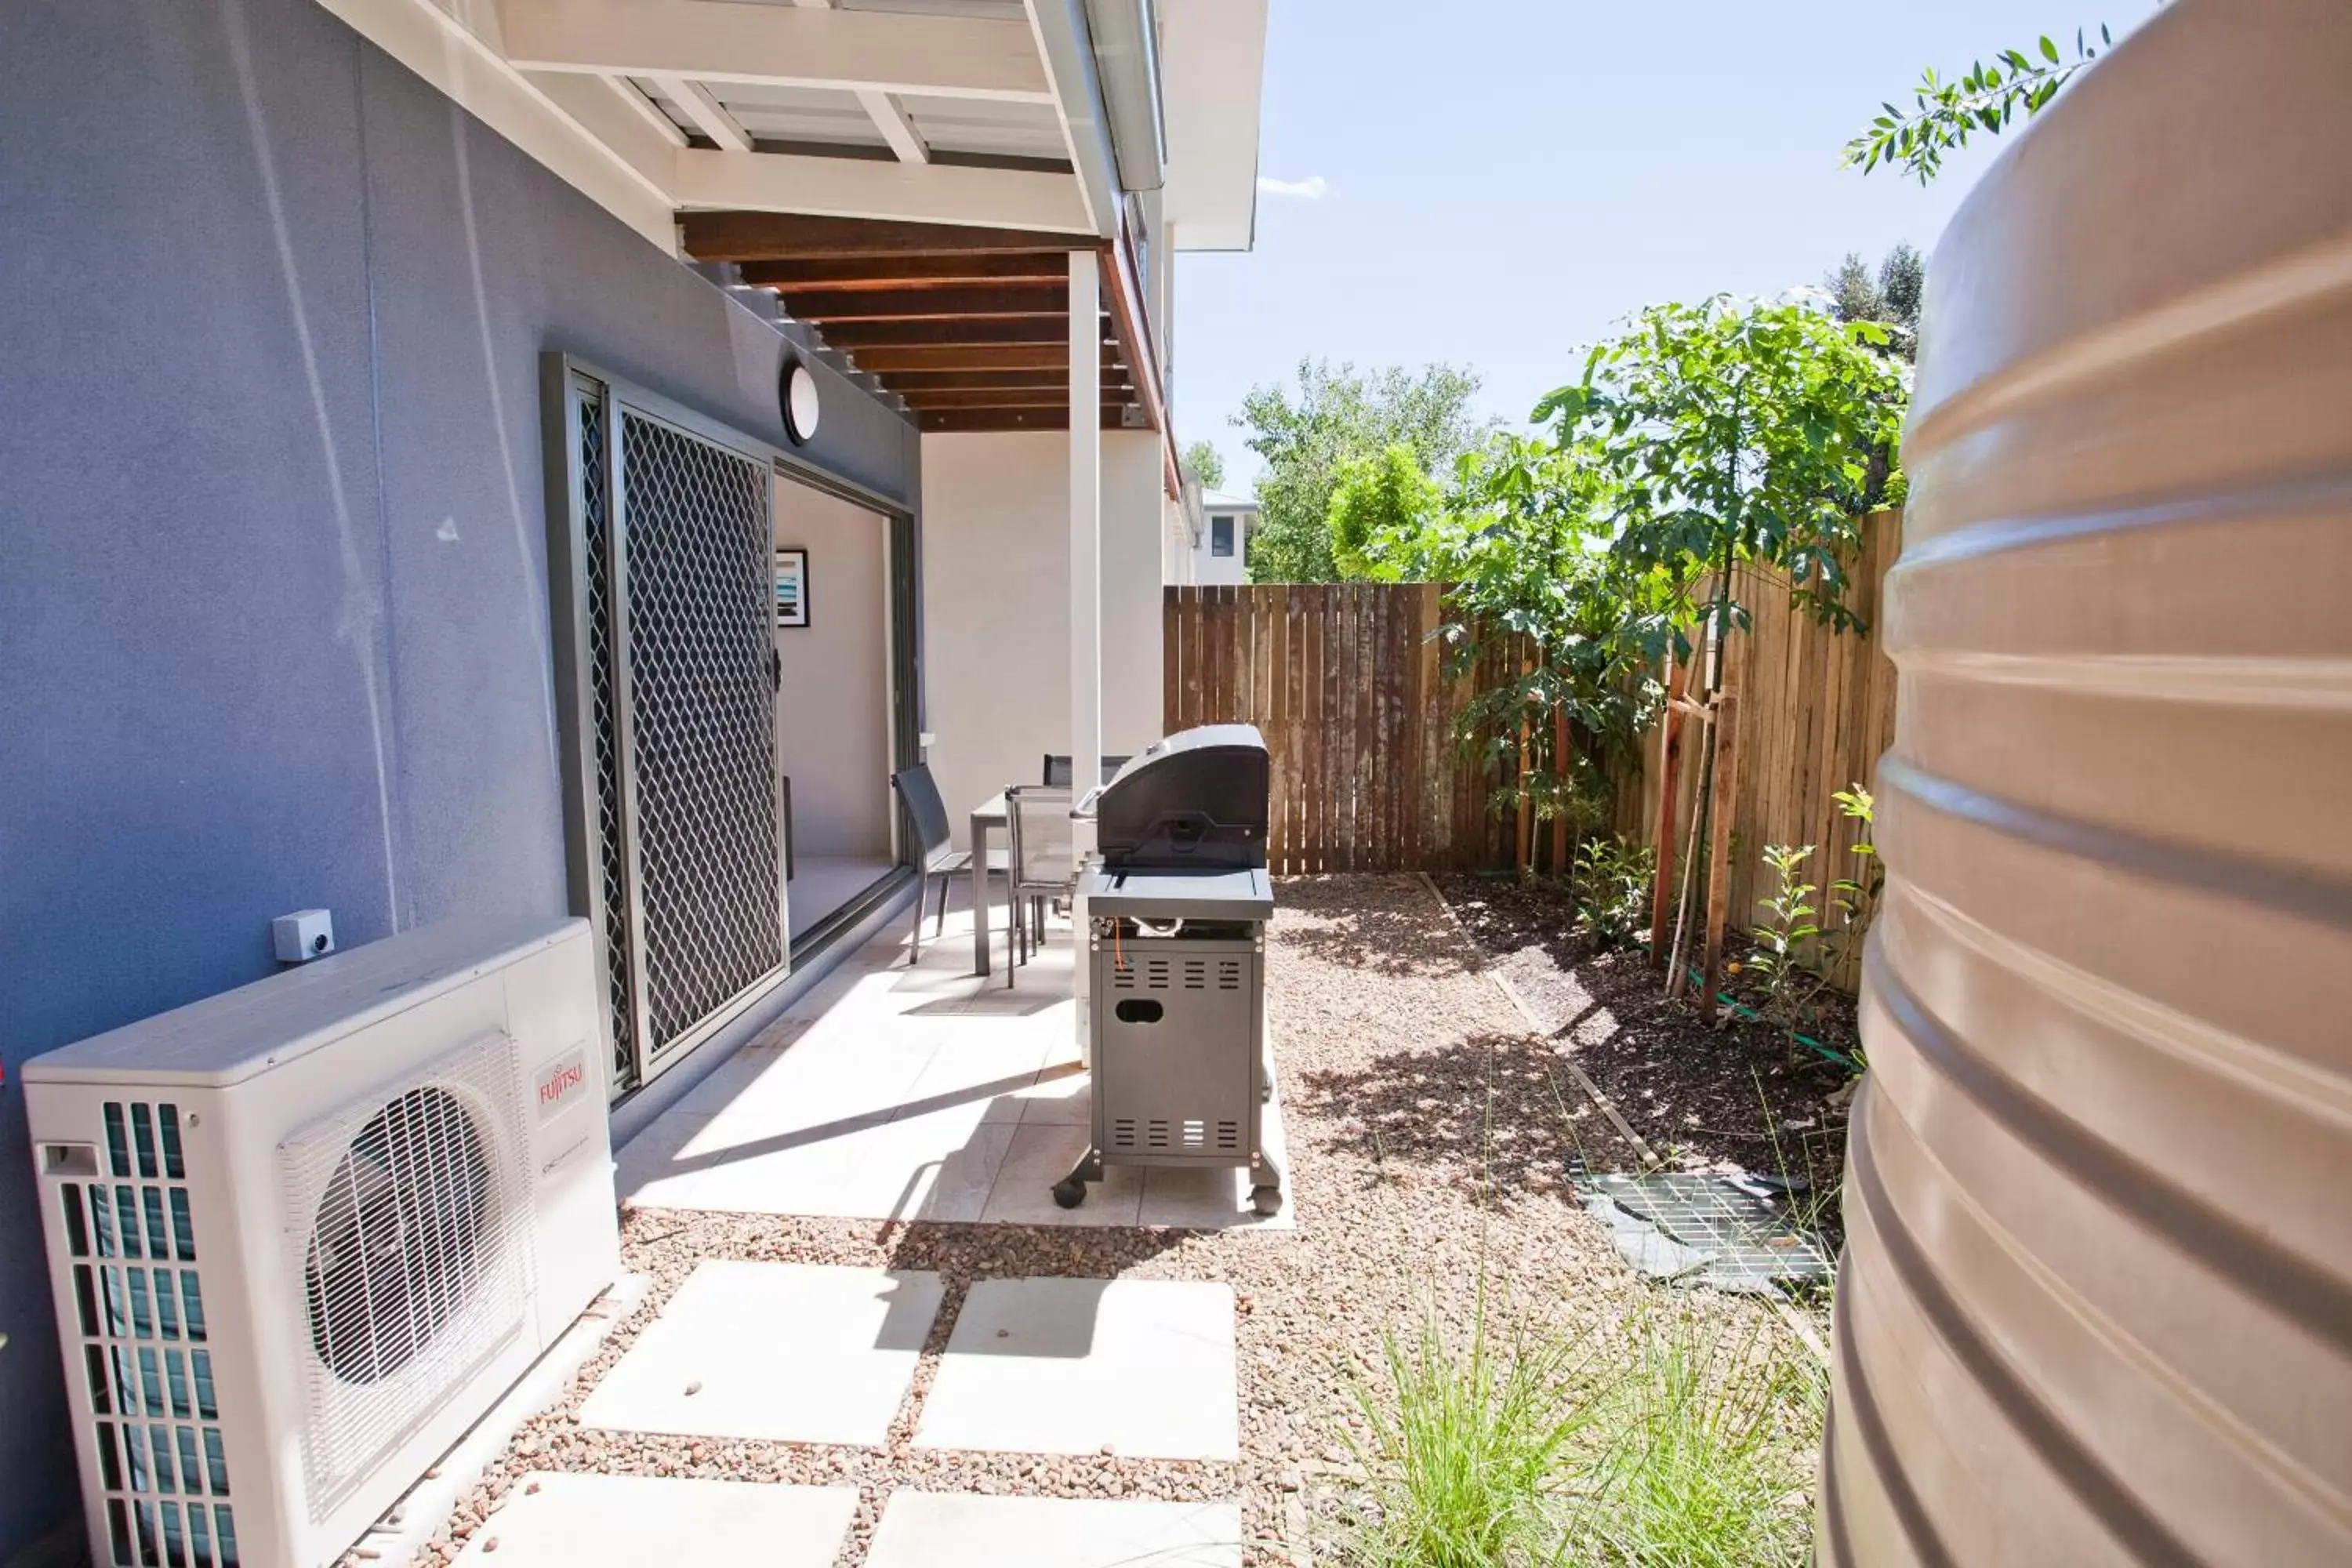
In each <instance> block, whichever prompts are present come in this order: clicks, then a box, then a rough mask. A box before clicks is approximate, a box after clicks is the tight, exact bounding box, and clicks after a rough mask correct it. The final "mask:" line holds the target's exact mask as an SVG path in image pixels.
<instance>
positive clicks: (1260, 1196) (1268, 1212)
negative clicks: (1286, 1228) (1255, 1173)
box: [1250, 1186, 1282, 1219]
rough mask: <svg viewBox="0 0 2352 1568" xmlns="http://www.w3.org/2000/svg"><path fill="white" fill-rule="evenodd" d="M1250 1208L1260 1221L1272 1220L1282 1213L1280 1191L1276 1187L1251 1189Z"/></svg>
mask: <svg viewBox="0 0 2352 1568" xmlns="http://www.w3.org/2000/svg"><path fill="white" fill-rule="evenodd" d="M1250 1207H1251V1208H1253V1209H1255V1210H1256V1211H1257V1215H1258V1217H1259V1218H1261V1219H1272V1218H1273V1217H1274V1216H1275V1215H1278V1214H1280V1213H1281V1212H1282V1189H1281V1188H1280V1187H1277V1186H1263V1187H1252V1188H1251V1189H1250Z"/></svg>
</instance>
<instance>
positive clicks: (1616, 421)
mask: <svg viewBox="0 0 2352 1568" xmlns="http://www.w3.org/2000/svg"><path fill="white" fill-rule="evenodd" d="M1887 335H1888V334H1887V331H1886V329H1885V327H1884V326H1883V325H1881V324H1879V323H1877V322H1875V321H1850V322H1841V321H1837V320H1835V319H1833V318H1832V316H1830V315H1829V314H1827V313H1825V312H1823V311H1822V310H1818V309H1815V308H1812V307H1811V306H1808V305H1804V304H1763V303H1755V302H1743V301H1739V300H1734V299H1733V298H1732V297H1730V296H1728V295H1720V294H1719V295H1717V296H1716V297H1714V298H1713V299H1711V300H1706V301H1705V302H1704V303H1702V304H1697V305H1677V304H1668V305H1653V306H1650V307H1649V308H1648V309H1646V310H1643V311H1642V312H1641V313H1640V314H1639V315H1638V316H1636V317H1634V318H1633V321H1632V322H1631V323H1630V330H1629V331H1626V332H1625V333H1623V334H1622V336H1620V337H1617V338H1615V339H1612V340H1611V341H1610V342H1603V343H1601V344H1600V345H1599V346H1597V347H1595V348H1594V349H1593V350H1592V352H1591V354H1590V355H1589V356H1588V357H1587V359H1586V361H1585V366H1584V377H1583V380H1582V381H1581V382H1580V383H1578V384H1574V385H1570V386H1563V387H1560V388H1559V389H1558V390H1556V391H1554V392H1552V393H1551V394H1549V395H1548V396H1546V397H1545V398H1544V399H1543V401H1542V402H1541V403H1539V404H1538V405H1536V410H1535V418H1536V419H1537V420H1538V421H1547V420H1548V421H1550V422H1551V423H1552V424H1553V426H1554V427H1555V438H1556V444H1557V445H1558V446H1559V447H1560V448H1561V449H1562V450H1563V451H1573V452H1575V453H1577V454H1578V455H1579V458H1580V460H1581V461H1582V462H1585V463H1588V464H1590V465H1591V466H1592V467H1593V468H1596V469H1597V470H1598V471H1599V473H1600V475H1601V478H1602V479H1603V481H1604V483H1605V487H1606V494H1607V496H1608V498H1609V501H1608V504H1609V506H1610V508H1611V516H1610V521H1611V523H1612V532H1613V541H1612V545H1611V548H1612V550H1613V551H1615V552H1617V553H1618V554H1619V555H1621V556H1622V557H1623V558H1624V559H1625V560H1626V561H1627V562H1629V563H1632V564H1633V565H1635V566H1637V567H1640V568H1642V569H1643V570H1649V569H1653V568H1654V569H1659V570H1663V571H1664V572H1665V573H1666V574H1668V576H1669V578H1670V580H1671V581H1673V582H1674V583H1675V584H1677V585H1678V587H1686V586H1687V585H1688V584H1692V583H1693V582H1695V581H1696V578H1697V576H1698V575H1699V574H1701V573H1704V572H1708V571H1713V572H1714V573H1715V574H1716V584H1717V587H1716V598H1715V600H1714V604H1713V607H1714V609H1715V610H1716V611H1717V613H1718V614H1724V615H1728V616H1732V617H1733V618H1734V619H1735V621H1737V620H1744V618H1745V616H1746V613H1747V612H1746V610H1745V608H1744V607H1743V606H1741V605H1739V604H1738V602H1737V600H1736V599H1735V598H1734V597H1733V596H1732V573H1731V570H1730V569H1731V567H1732V566H1733V565H1734V564H1736V563H1738V562H1742V561H1757V562H1762V563H1768V564H1770V565H1773V566H1777V567H1780V568H1781V569H1782V570H1783V571H1784V572H1785V573H1786V574H1788V576H1789V578H1790V582H1791V584H1794V586H1793V588H1792V593H1793V594H1794V595H1795V597H1796V599H1797V601H1798V603H1800V604H1801V605H1804V606H1805V607H1807V608H1808V609H1810V610H1811V612H1812V613H1813V614H1815V615H1816V616H1819V617H1821V618H1822V620H1824V621H1827V622H1829V623H1831V624H1832V625H1834V626H1850V625H1852V624H1853V620H1854V617H1853V613H1852V611H1851V610H1849V609H1848V608H1847V607H1846V605H1845V603H1844V599H1843V594H1844V590H1845V585H1846V578H1845V568H1844V564H1843V558H1844V557H1845V556H1846V555H1847V554H1848V553H1850V552H1851V550H1852V548H1853V545H1854V543H1855V542H1856V540H1857V539H1858V537H1859V536H1858V532H1857V526H1858V525H1857V523H1856V521H1855V517H1854V514H1855V513H1856V512H1858V511H1859V510H1862V508H1863V507H1864V504H1865V502H1866V500H1868V489H1869V484H1870V477H1871V476H1870V464H1871V459H1872V458H1873V457H1874V455H1876V454H1878V453H1880V452H1885V453H1887V454H1890V455H1891V454H1892V453H1894V451H1895V446H1896V443H1897V441H1898V440H1899V439H1900V437H1901V435H1902V422H1903V411H1904V407H1905V405H1906V402H1907V400H1908V398H1909V396H1910V372H1909V368H1908V367H1907V366H1906V365H1904V364H1903V363H1901V362H1899V361H1896V360H1893V359H1890V358H1888V357H1887V356H1886V355H1885V354H1884V353H1879V352H1877V351H1878V350H1879V349H1881V348H1882V347H1883V346H1884V345H1885V342H1886V340H1887ZM1693 607H1694V608H1695V607H1696V606H1693ZM1660 651H1661V652H1663V651H1664V650H1663V648H1661V649H1660Z"/></svg>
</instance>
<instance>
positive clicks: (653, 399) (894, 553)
mask: <svg viewBox="0 0 2352 1568" xmlns="http://www.w3.org/2000/svg"><path fill="white" fill-rule="evenodd" d="M585 395H598V396H601V398H602V401H603V403H604V407H605V408H606V409H607V410H608V415H607V417H608V420H610V421H611V422H610V423H608V425H607V427H606V430H605V435H604V451H603V459H604V497H605V506H606V533H607V545H608V548H609V549H611V551H612V552H613V556H614V559H613V560H612V561H611V562H602V561H592V560H591V559H590V550H589V545H588V539H587V496H586V493H585V488H584V478H585V475H584V472H583V465H582V464H581V462H580V461H579V460H578V458H579V454H580V444H581V437H582V431H581V404H582V399H583V396H585ZM541 410H542V419H541V429H542V436H543V450H542V457H541V463H542V468H543V469H544V472H545V474H546V480H547V522H548V595H549V607H550V616H549V632H550V640H551V645H552V647H551V652H552V656H553V663H554V681H555V697H556V711H557V716H558V727H559V730H560V731H561V735H560V744H559V747H558V752H559V756H560V761H561V765H562V794H563V815H564V861H565V874H566V881H567V884H568V892H569V897H570V902H571V907H572V912H573V913H574V914H577V915H579V916H581V917H583V918H584V919H585V920H587V921H589V923H590V925H591V926H592V927H593V929H594V931H595V935H596V941H595V942H594V944H593V945H594V948H595V952H596V966H597V983H598V995H597V1020H598V1032H599V1035H600V1037H601V1038H602V1041H603V1049H604V1055H603V1060H604V1063H605V1064H606V1068H607V1072H608V1089H609V1090H610V1098H611V1099H613V1100H620V1099H622V1098H624V1097H625V1096H626V1095H628V1094H631V1093H634V1092H635V1091H636V1090H638V1089H643V1088H644V1087H646V1085H647V1084H649V1083H651V1082H653V1081H654V1079H657V1078H659V1077H660V1076H661V1075H662V1074H663V1073H664V1072H666V1071H667V1070H668V1069H669V1068H671V1067H673V1066H675V1065H677V1063H678V1062H680V1061H683V1060H684V1059H685V1058H687V1057H688V1056H690V1055H692V1054H693V1053H694V1052H695V1051H696V1050H697V1049H698V1048H699V1047H701V1046H703V1045H704V1044H706V1043H708V1041H709V1039H710V1038H711V1037H713V1036H714V1035H716V1034H718V1033H719V1031H720V1030H722V1029H724V1028H725V1027H726V1026H728V1025H729V1024H730V1023H732V1022H733V1021H734V1020H736V1019H737V1018H739V1017H740V1016H742V1015H743V1013H744V1012H745V1011H746V1010H748V1009H749V1008H751V1006H753V1005H755V1004H757V1003H758V1002H759V1000H760V999H761V997H763V996H765V995H767V994H770V993H771V992H772V991H774V990H775V988H776V987H777V986H779V985H781V984H783V983H784V982H785V981H786V980H787V979H788V978H789V977H790V976H791V974H792V973H793V951H794V948H795V946H796V945H797V944H796V943H795V942H794V940H793V938H794V933H793V931H792V929H791V917H790V901H789V899H788V898H787V897H786V895H785V892H784V887H785V880H784V869H785V868H784V858H785V856H786V855H787V854H788V853H789V842H788V834H789V827H788V826H787V825H786V819H785V816H784V813H783V808H782V778H783V771H782V758H781V756H779V757H778V758H777V767H776V779H777V785H776V788H777V794H778V797H779V798H778V800H777V803H776V811H777V822H778V833H777V842H776V853H777V867H776V878H777V880H776V887H777V910H776V921H777V930H778V934H779V938H780V944H781V948H782V953H783V958H782V962H781V963H779V964H778V965H777V966H776V967H775V968H774V969H772V970H771V971H769V972H768V973H765V974H762V975H761V976H760V977H759V978H758V979H756V980H754V981H753V982H751V984H748V985H746V986H745V987H744V988H743V989H741V990H740V991H739V992H738V993H736V994H734V995H733V996H731V997H730V998H728V999H727V1000H726V1001H725V1002H723V1003H721V1004H720V1005H719V1006H718V1007H717V1008H716V1009H714V1010H713V1011H712V1012H711V1013H709V1015H707V1016H705V1017H704V1018H702V1019H701V1020H700V1021H699V1022H698V1023H697V1024H696V1025H695V1026H694V1027H693V1028H691V1029H689V1030H688V1031H686V1032H685V1033H683V1034H681V1035H680V1036H678V1037H677V1038H676V1039H674V1040H672V1041H670V1042H669V1043H668V1044H667V1047H665V1048H664V1049H663V1051H662V1052H661V1054H660V1055H659V1056H658V1057H654V1056H651V1055H650V1051H649V1046H650V1042H649V1040H648V1038H647V1009H646V974H645V958H644V947H643V943H642V942H641V941H630V942H622V943H616V942H614V932H613V931H612V930H611V929H610V928H611V923H612V921H611V919H610V916H609V913H608V910H607V908H606V899H605V895H604V848H603V833H602V826H601V818H602V816H603V809H602V801H601V792H600V785H599V777H598V761H597V752H596V730H595V712H594V708H595V693H594V687H593V667H592V658H591V653H590V616H591V610H590V605H589V588H590V583H589V578H590V573H591V572H592V571H598V570H603V571H609V572H610V573H611V574H612V576H611V579H610V581H611V587H612V593H613V595H614V601H615V605H616V606H617V605H619V604H623V603H625V597H626V567H625V555H624V554H623V552H621V551H620V549H619V538H620V526H621V519H622V516H623V510H622V504H623V488H622V483H621V474H620V471H619V470H620V462H621V443H620V440H619V439H618V428H617V419H615V418H614V417H613V416H615V415H617V414H619V413H620V412H623V411H626V412H628V413H630V414H634V415H635V416H640V417H646V418H652V419H656V420H659V421H661V422H663V423H665V424H668V425H672V426H677V428H678V429H680V430H682V431H684V432H685V433H686V434H688V435H690V436H693V437H698V438H699V439H702V440H706V441H709V442H710V443H711V444H712V445H714V446H718V447H723V448H725V449H727V450H729V451H730V452H733V453H735V454H737V455H739V456H740V457H742V458H746V459H748V460H750V461H752V462H755V463H758V464H760V465H761V466H762V467H763V468H767V469H768V470H769V471H770V473H771V475H772V479H771V482H770V484H769V486H768V496H769V503H768V504H769V508H770V519H771V523H770V531H771V541H772V532H773V507H774V485H773V479H775V478H782V479H792V480H794V481H795V482H798V483H801V484H805V485H809V486H811V487H812V488H814V489H819V490H823V491H825V492H827V493H829V494H832V495H834V496H836V497H838V498H839V499H841V500H846V501H850V502H853V503H855V504H856V505H858V506H861V507H864V508H866V509H868V510H872V511H874V512H876V513H877V514H879V515H881V516H882V517H883V518H884V519H886V520H887V523H888V526H889V528H890V545H891V548H890V551H889V552H888V553H889V560H890V574H891V582H890V593H891V596H892V603H893V605H899V604H901V603H911V605H913V606H915V607H916V608H917V609H918V610H919V605H920V602H921V601H920V596H919V589H917V587H916V585H915V584H914V583H913V582H912V580H911V579H912V572H913V568H914V552H913V550H912V544H913V542H914V541H915V540H916V539H917V538H918V537H919V535H918V533H917V531H916V522H915V513H914V511H913V510H911V509H910V508H908V507H907V506H905V505H903V504H902V503H900V502H898V501H895V500H891V499H890V498H889V497H887V496H885V495H882V494H881V493H880V492H878V491H876V490H873V489H868V488H867V487H866V486H865V485H862V484H859V483H858V482H857V481H856V480H854V479H848V478H846V477H845V476H843V475H839V474H835V473H833V472H831V471H829V470H827V469H825V468H822V467H820V466H818V465H817V464H815V463H814V462H812V461H810V460H809V459H808V458H805V457H803V455H801V454H799V453H797V452H792V451H788V450H786V449H784V448H782V447H778V446H776V445H774V444H773V443H772V442H768V441H764V440H761V438H759V437H755V436H751V435H748V434H746V433H745V432H743V431H742V430H740V429H738V428H736V427H735V426H731V425H729V424H727V423H725V422H723V421H721V420H717V419H713V418H710V417H709V416H705V415H703V414H701V413H699V412H698V411H696V410H695V409H692V408H689V407H687V406H685V405H681V404H679V403H677V402H676V401H674V400H672V399H670V398H667V397H664V396H662V395H659V394H657V393H654V392H650V391H648V390H646V388H645V387H643V386H642V385H639V384H636V383H635V382H633V381H631V380H629V379H628V378H627V377H625V376H620V375H615V374H612V373H610V372H608V371H605V370H604V369H603V368H602V367H601V366H599V365H597V364H595V363H593V362H591V361H588V360H585V359H583V358H582V357H580V356H578V355H575V354H570V353H563V352H561V351H553V350H551V351H549V352H548V353H544V354H542V355H541ZM902 540H903V541H905V542H907V543H908V549H907V550H905V551H903V552H902V551H901V549H900V548H899V546H900V543H901V542H902ZM902 577H905V578H907V579H908V581H906V582H904V583H902V581H901V579H902ZM613 613H614V616H615V618H616V623H617V616H618V611H617V608H616V609H615V610H614V612H613ZM614 630H615V631H616V632H617V630H618V626H617V624H616V626H615V628H614ZM890 642H891V647H890V649H889V658H890V666H891V668H890V671H889V673H890V677H891V689H892V692H893V699H894V703H895V706H896V708H897V710H898V711H897V713H896V714H895V719H896V722H894V723H893V724H892V725H891V727H890V730H891V742H892V746H893V750H894V756H893V758H892V765H893V766H894V767H903V766H905V765H906V759H908V758H911V757H912V756H913V754H914V751H913V744H914V742H915V740H916V738H917V737H916V731H915V726H916V724H918V723H919V714H920V700H919V692H920V668H919V662H918V658H917V652H916V650H917V647H919V642H918V640H917V639H916V638H914V637H908V636H906V635H904V634H903V633H901V632H900V631H899V630H898V627H897V626H896V625H895V624H894V626H893V629H892V635H891V638H890ZM627 660H628V647H627V639H626V638H625V637H617V636H616V637H615V639H614V671H613V679H614V687H615V689H614V726H615V731H616V734H615V741H614V744H615V746H616V747H617V748H618V757H619V763H620V765H619V769H618V777H617V779H616V781H615V782H616V784H617V786H618V788H617V794H618V795H619V797H620V807H621V812H622V817H623V824H622V831H621V838H622V841H623V852H624V867H623V881H624V887H625V918H626V920H627V921H628V922H629V924H630V926H631V928H632V929H633V930H635V931H642V929H643V921H644V905H643V902H642V875H641V872H640V870H639V868H638V866H637V863H636V856H637V854H638V851H639V847H640V845H641V839H640V837H639V834H638V831H637V826H636V788H635V776H634V768H633V766H632V762H633V753H632V749H631V747H630V746H629V744H628V726H629V724H630V722H631V719H630V714H629V705H628V703H627V702H626V701H625V689H626V682H627ZM769 731H770V733H771V734H772V735H773V734H774V732H775V725H774V723H773V722H772V721H771V723H770V725H769ZM886 787H887V785H886ZM901 859H902V861H903V851H902V852H901ZM903 874H904V867H903V864H902V866H901V868H900V875H902V876H903ZM887 890H888V889H877V890H876V892H877V894H878V893H886V892H887ZM872 896H875V895H872V894H869V897H872ZM865 901H866V900H854V902H857V903H864V902H865ZM616 954H619V955H622V956H624V957H625V958H626V960H627V961H628V963H629V969H630V972H629V973H628V975H627V977H626V978H627V993H626V994H627V998H628V1006H629V1009H630V1012H631V1020H630V1022H631V1033H632V1036H633V1038H632V1040H631V1050H630V1060H629V1061H628V1062H626V1063H624V1062H622V1061H621V1060H620V1059H619V1055H618V1052H617V1049H616V1042H615V1039H614V1027H613V1005H612V1003H613V990H612V986H611V980H610V968H609V966H610V964H611V963H612V962H613V960H614V956H615V955H616Z"/></svg>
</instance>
